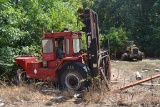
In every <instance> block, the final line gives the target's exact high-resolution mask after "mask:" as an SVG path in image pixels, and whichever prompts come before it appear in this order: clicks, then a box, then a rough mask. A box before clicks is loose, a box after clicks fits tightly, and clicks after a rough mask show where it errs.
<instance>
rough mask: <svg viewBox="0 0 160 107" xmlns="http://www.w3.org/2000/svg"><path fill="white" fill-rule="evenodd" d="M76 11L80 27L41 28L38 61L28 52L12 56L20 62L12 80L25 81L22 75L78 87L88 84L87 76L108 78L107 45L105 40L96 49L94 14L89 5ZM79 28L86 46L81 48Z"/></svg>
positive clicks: (81, 88) (79, 88) (78, 88)
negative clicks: (77, 28)
mask: <svg viewBox="0 0 160 107" xmlns="http://www.w3.org/2000/svg"><path fill="white" fill-rule="evenodd" d="M77 12H78V13H79V19H80V20H81V21H82V22H83V24H84V27H83V28H82V30H81V31H68V30H67V29H64V30H63V31H61V32H53V31H52V32H51V33H44V32H43V37H42V40H41V46H42V61H38V60H37V58H36V57H32V56H19V57H17V58H16V59H15V61H16V64H18V65H19V66H20V69H18V70H17V71H16V75H15V77H14V80H15V83H16V84H19V83H21V82H25V79H36V80H47V81H54V82H58V83H59V84H60V86H62V87H63V88H67V89H71V90H76V91H78V90H83V89H84V88H85V87H88V86H89V84H90V82H91V81H90V78H92V77H95V76H98V77H99V76H101V75H103V77H104V79H105V80H107V81H110V79H111V71H110V56H109V54H108V50H107V49H109V48H108V47H109V45H108V43H107V41H106V45H105V46H104V50H100V44H99V29H98V15H97V13H96V12H94V11H93V10H91V9H79V10H78V11H77ZM82 32H85V34H86V44H87V49H86V50H85V49H82ZM59 48H60V50H59Z"/></svg>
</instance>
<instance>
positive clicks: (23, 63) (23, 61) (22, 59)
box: [15, 57, 36, 70]
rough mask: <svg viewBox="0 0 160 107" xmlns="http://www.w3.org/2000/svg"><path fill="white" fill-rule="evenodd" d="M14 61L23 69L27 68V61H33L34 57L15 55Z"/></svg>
mask: <svg viewBox="0 0 160 107" xmlns="http://www.w3.org/2000/svg"><path fill="white" fill-rule="evenodd" d="M15 61H16V63H17V64H18V65H20V66H21V67H22V68H23V69H24V70H26V69H27V63H29V62H35V61H36V57H17V58H16V59H15Z"/></svg>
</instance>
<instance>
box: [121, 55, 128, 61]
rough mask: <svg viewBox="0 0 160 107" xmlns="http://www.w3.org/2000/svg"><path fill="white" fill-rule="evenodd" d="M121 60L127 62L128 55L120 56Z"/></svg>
mask: <svg viewBox="0 0 160 107" xmlns="http://www.w3.org/2000/svg"><path fill="white" fill-rule="evenodd" d="M121 59H122V61H128V60H129V58H128V54H127V53H124V54H122V56H121Z"/></svg>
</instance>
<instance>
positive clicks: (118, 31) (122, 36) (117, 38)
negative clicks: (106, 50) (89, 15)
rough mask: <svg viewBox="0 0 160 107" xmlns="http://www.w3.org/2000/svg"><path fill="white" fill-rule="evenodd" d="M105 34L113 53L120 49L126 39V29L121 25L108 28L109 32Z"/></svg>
mask: <svg viewBox="0 0 160 107" xmlns="http://www.w3.org/2000/svg"><path fill="white" fill-rule="evenodd" d="M105 36H106V38H108V39H109V41H110V52H111V53H113V54H115V52H116V51H117V50H121V49H122V48H123V47H124V46H125V44H126V42H127V40H128V37H127V36H126V31H125V30H124V29H123V28H122V27H119V28H115V27H112V28H110V30H109V33H108V34H107V35H105Z"/></svg>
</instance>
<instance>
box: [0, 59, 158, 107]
mask: <svg viewBox="0 0 160 107" xmlns="http://www.w3.org/2000/svg"><path fill="white" fill-rule="evenodd" d="M111 71H112V81H111V83H110V89H111V90H110V91H108V90H107V88H106V87H105V85H104V83H103V82H102V83H99V84H100V85H99V87H98V88H97V87H96V86H92V87H91V88H89V92H88V91H84V92H81V93H77V92H73V91H70V90H66V91H63V92H59V91H58V89H55V88H53V87H52V86H50V87H48V86H47V85H46V84H44V83H40V82H39V83H36V82H34V83H31V84H25V85H22V86H18V87H17V86H14V85H12V86H8V85H6V84H5V83H4V82H3V81H0V107H48V106H49V107H86V106H87V107H97V106H98V107H160V77H159V78H157V79H153V80H150V81H148V82H145V83H143V84H140V85H136V86H133V87H130V88H128V89H125V90H123V91H115V90H117V89H119V88H120V87H123V86H125V85H127V84H129V83H131V82H134V81H137V80H136V77H135V75H136V72H139V73H140V74H141V76H142V78H143V79H144V78H147V77H151V76H153V75H156V74H160V59H143V60H142V61H132V62H128V61H119V60H111ZM53 89H54V90H53Z"/></svg>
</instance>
